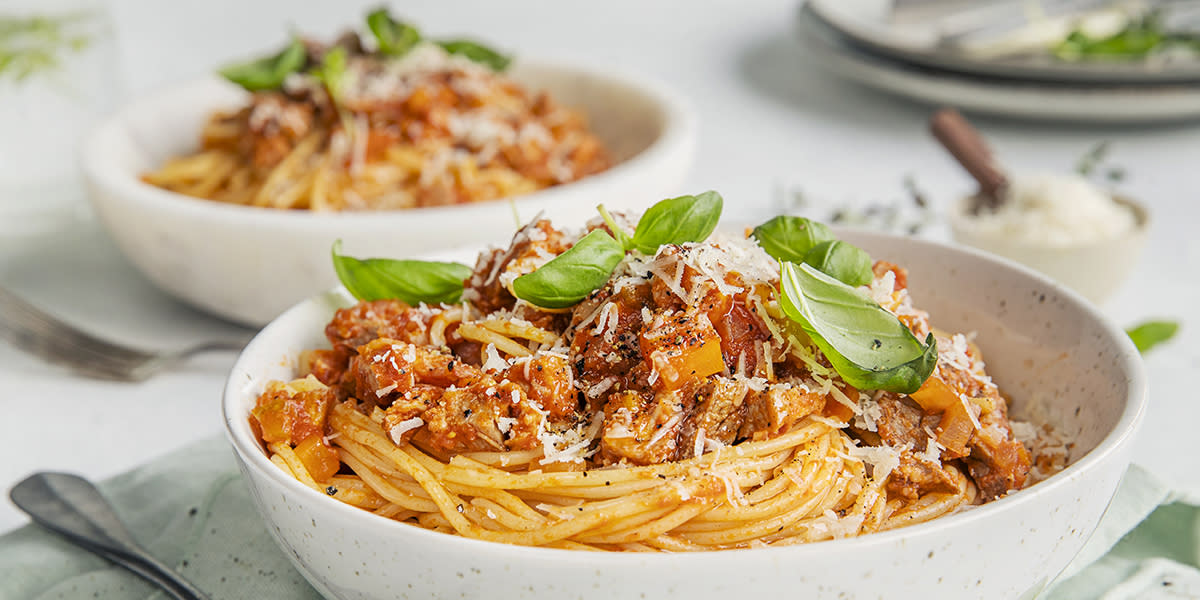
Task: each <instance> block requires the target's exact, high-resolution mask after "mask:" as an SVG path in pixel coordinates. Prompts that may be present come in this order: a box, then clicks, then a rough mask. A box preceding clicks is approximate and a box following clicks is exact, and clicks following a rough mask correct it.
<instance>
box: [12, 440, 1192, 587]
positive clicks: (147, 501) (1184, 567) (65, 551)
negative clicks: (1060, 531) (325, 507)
mask: <svg viewBox="0 0 1200 600" xmlns="http://www.w3.org/2000/svg"><path fill="white" fill-rule="evenodd" d="M100 489H101V490H102V491H103V492H104V493H105V495H106V496H108V498H109V499H110V500H111V501H112V503H113V505H114V506H115V507H116V510H117V514H118V515H120V517H121V518H122V520H124V521H125V523H126V524H127V525H128V526H129V529H130V531H132V533H133V534H134V536H135V537H136V538H137V539H138V540H140V541H141V542H142V545H143V546H145V547H146V549H147V550H149V551H150V552H151V553H153V554H154V555H155V556H157V557H158V558H159V559H161V560H162V561H163V562H164V563H166V564H169V565H174V566H175V567H176V568H177V569H178V571H179V573H181V574H182V575H183V576H184V577H186V578H188V579H189V580H190V581H192V582H193V583H195V584H196V585H197V586H198V587H199V588H200V589H202V590H205V591H206V592H208V594H209V595H210V596H211V597H212V598H213V600H220V599H224V598H255V599H257V600H274V599H289V600H291V599H298V600H304V599H313V600H317V599H319V598H320V596H319V595H318V594H317V593H316V592H315V591H314V590H313V589H312V588H311V587H309V586H308V584H307V583H306V582H305V581H304V578H303V577H301V576H300V574H299V573H297V572H296V570H295V569H294V568H292V565H291V563H289V562H288V560H287V558H286V557H285V556H284V555H283V553H282V552H281V551H280V550H279V548H278V547H277V546H276V545H275V543H274V542H273V541H272V540H271V537H270V535H269V534H268V533H267V530H266V527H265V525H264V524H263V522H262V520H261V518H260V517H259V515H258V513H257V511H255V509H254V506H253V504H252V501H251V498H250V492H249V489H248V488H247V487H246V484H245V483H244V482H243V481H242V477H241V474H240V473H239V471H238V468H237V465H236V463H235V461H234V457H233V453H232V450H231V449H230V448H229V447H228V444H227V443H226V442H225V440H224V439H223V438H217V439H212V440H207V441H204V442H200V443H198V444H194V445H192V446H189V447H187V448H184V449H182V450H180V451H177V452H175V453H173V454H170V455H168V456H166V457H163V458H161V459H159V460H156V461H153V462H151V463H149V464H147V465H145V466H143V467H140V468H138V469H135V470H133V471H131V472H129V473H126V474H124V475H121V476H118V477H115V478H113V479H111V480H109V481H106V482H104V483H103V484H101V485H100ZM1041 597H1042V598H1044V599H1047V600H1075V599H1092V598H1105V599H1106V600H1116V599H1125V598H1129V599H1132V598H1139V599H1140V598H1151V597H1161V598H1181V597H1182V598H1194V597H1200V498H1196V497H1194V496H1188V495H1185V494H1180V493H1176V492H1172V491H1171V490H1170V489H1169V488H1168V487H1167V486H1165V485H1163V483H1162V482H1160V481H1158V480H1157V479H1155V478H1154V477H1152V476H1151V475H1150V474H1149V473H1147V472H1146V471H1145V470H1143V469H1141V468H1139V467H1137V466H1134V467H1131V468H1130V469H1129V472H1128V473H1127V474H1126V475H1125V479H1124V480H1123V481H1122V484H1121V487H1120V489H1119V491H1118V492H1117V496H1116V498H1115V499H1114V500H1113V503H1112V505H1111V506H1110V507H1109V510H1108V512H1107V513H1106V514H1105V517H1104V520H1103V521H1102V522H1101V524H1100V528H1099V529H1098V530H1097V531H1096V534H1095V535H1093V536H1092V539H1091V540H1090V541H1089V542H1088V544H1087V545H1086V546H1085V547H1084V549H1083V551H1082V552H1080V554H1079V556H1078V557H1077V558H1076V559H1075V561H1073V562H1072V563H1071V565H1070V566H1068V567H1067V569H1066V571H1064V573H1063V574H1062V577H1060V579H1059V581H1058V582H1056V583H1055V584H1054V585H1053V586H1052V587H1051V588H1050V589H1049V590H1048V591H1047V592H1045V593H1044V594H1043V595H1042V596H1041ZM0 598H4V599H6V600H8V599H11V600H18V599H38V600H51V599H59V598H68V599H74V598H115V599H124V598H130V599H133V598H136V599H146V598H153V599H163V598H166V595H165V594H163V593H162V592H159V591H158V590H157V589H156V588H154V587H153V586H151V585H150V584H148V583H145V582H143V581H142V580H141V579H139V578H137V577H136V576H134V575H131V574H130V573H128V572H127V571H125V570H124V569H121V568H120V567H117V566H114V565H112V564H110V563H108V562H107V561H105V560H104V559H101V558H99V557H97V556H96V555H94V554H91V553H90V552H87V551H84V550H80V549H78V548H76V547H75V546H73V545H71V544H69V543H67V542H66V541H64V540H63V539H61V538H60V537H58V536H57V535H55V534H53V533H50V532H48V531H45V530H43V529H41V528H39V527H37V526H35V525H29V526H26V527H22V528H20V529H16V530H14V531H12V532H10V533H8V534H6V535H3V536H0Z"/></svg>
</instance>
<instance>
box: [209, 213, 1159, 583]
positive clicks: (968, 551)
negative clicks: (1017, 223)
mask: <svg viewBox="0 0 1200 600" xmlns="http://www.w3.org/2000/svg"><path fill="white" fill-rule="evenodd" d="M843 237H845V238H846V239H848V240H850V241H852V242H854V243H856V244H859V245H860V246H862V247H863V248H865V249H867V250H868V251H870V252H871V253H872V256H874V257H877V258H886V259H888V260H892V261H894V262H896V263H898V264H901V265H904V266H906V267H907V268H908V269H909V273H910V277H909V287H910V289H911V290H912V292H913V295H914V298H915V300H916V304H917V305H918V306H919V307H923V308H925V309H927V310H929V311H930V313H931V314H932V317H933V322H934V323H936V324H938V325H939V326H940V327H943V328H946V329H949V330H956V331H972V330H973V331H976V332H978V338H977V341H978V343H979V345H980V346H981V348H982V350H983V353H984V356H985V359H986V360H987V363H988V367H989V370H990V372H991V374H992V375H993V377H994V378H995V379H996V380H997V381H998V382H999V383H1000V385H1001V388H1002V389H1003V390H1004V391H1005V392H1006V393H1008V394H1010V395H1011V397H1012V398H1013V412H1014V414H1016V415H1018V416H1021V415H1022V414H1023V413H1025V412H1026V411H1029V410H1031V408H1036V411H1037V412H1038V413H1039V414H1042V415H1044V418H1046V419H1048V420H1049V421H1050V422H1053V423H1055V424H1057V426H1058V427H1059V429H1060V431H1061V432H1063V433H1065V434H1067V435H1069V436H1070V437H1071V438H1073V439H1074V441H1075V444H1076V446H1075V451H1074V452H1075V453H1074V456H1073V457H1072V464H1071V465H1070V466H1069V467H1068V468H1067V469H1066V470H1064V471H1063V472H1061V473H1059V474H1057V475H1055V476H1053V477H1051V478H1049V479H1048V480H1046V481H1044V482H1042V483H1039V484H1037V485H1035V486H1033V487H1031V488H1029V489H1026V490H1023V491H1020V492H1017V493H1015V494H1012V495H1010V496H1008V497H1005V498H1002V499H1000V500H998V501H995V502H992V503H990V504H987V505H984V506H982V507H979V508H976V509H972V510H969V511H966V512H963V513H959V514H955V515H951V516H948V517H944V518H941V519H937V520H934V521H932V522H929V523H925V524H921V525H916V526H912V527H907V528H902V529H898V530H894V531H890V532H885V533H879V534H871V535H867V536H864V537H860V538H857V539H846V540H837V541H830V542H821V543H817V544H810V545H801V546H791V547H783V548H769V549H754V550H731V551H722V552H707V553H696V554H667V553H663V554H651V555H645V554H619V553H590V552H576V551H569V550H553V549H543V548H526V547H515V546H506V545H502V544H496V543H491V542H481V541H476V540H470V539H465V538H461V537H458V536H453V535H448V534H441V533H435V532H431V531H427V530H424V529H421V528H418V527H415V526H411V525H406V524H403V523H398V522H394V521H389V520H387V519H384V518H382V517H377V516H375V515H371V514H369V513H366V512H364V511H361V510H358V509H355V508H352V507H349V506H347V505H344V504H342V503H340V502H337V501H335V500H332V499H330V498H328V497H325V496H323V495H322V494H319V493H317V492H314V491H312V490H310V489H309V488H307V487H305V486H304V485H302V484H300V483H299V482H297V481H295V480H293V479H292V478H291V477H290V476H288V475H285V474H284V473H283V472H282V471H280V470H279V469H278V468H277V467H275V466H274V465H273V464H271V463H270V461H269V460H268V459H267V457H266V456H265V454H264V453H263V451H262V450H261V449H260V447H259V446H258V443H257V442H256V440H255V438H254V434H253V433H252V432H251V430H250V426H249V424H248V422H247V415H248V414H249V410H250V408H251V407H252V406H253V405H254V402H255V397H256V394H257V392H258V391H259V390H261V389H262V387H263V385H264V384H265V382H266V381H267V380H270V379H285V380H286V379H289V378H291V377H293V375H294V368H295V364H296V360H297V355H298V353H299V352H300V351H301V350H302V349H304V348H312V347H322V346H324V345H325V344H326V343H327V342H326V341H325V339H324V338H323V335H322V332H323V328H324V325H325V323H326V321H327V320H328V319H329V318H330V316H331V315H332V313H333V311H334V310H335V308H337V307H338V306H341V305H344V304H346V303H347V302H348V298H347V296H345V295H344V293H343V292H338V291H335V292H329V293H325V294H322V295H319V296H316V297H314V298H312V299H309V300H308V301H306V302H303V303H301V304H299V305H297V306H295V307H293V308H292V309H291V310H289V311H288V312H286V313H285V314H283V315H282V316H280V317H279V318H278V319H276V320H275V321H274V322H273V323H271V324H270V325H268V326H267V327H266V328H265V329H263V331H262V332H261V333H259V335H258V337H257V338H256V339H255V340H254V341H253V342H251V343H250V345H249V346H247V348H246V350H245V351H244V353H243V354H242V356H241V358H240V359H239V360H238V361H237V364H236V365H235V366H234V368H233V372H232V373H231V375H230V377H229V382H228V385H227V387H226V389H225V397H224V402H223V408H224V415H225V421H226V427H227V431H228V435H229V438H230V440H231V442H232V444H233V447H234V449H235V451H236V454H237V457H238V460H239V461H240V463H241V469H242V472H243V473H244V474H245V476H246V480H247V481H248V483H249V485H250V489H251V491H252V493H253V496H254V498H255V502H256V504H257V507H258V509H259V510H260V512H261V513H262V515H263V517H264V518H265V519H266V521H267V523H268V525H269V529H270V531H271V533H272V534H273V535H274V536H275V538H276V539H277V540H278V541H279V543H280V545H281V546H282V547H283V548H284V552H285V553H286V554H287V555H288V557H289V558H290V559H291V560H292V562H293V563H294V564H295V565H296V567H297V568H298V569H299V570H300V571H301V572H302V573H303V574H304V576H305V577H306V578H308V580H309V581H310V582H311V583H312V584H313V585H314V586H315V587H316V588H317V589H318V590H319V591H320V592H321V593H323V594H325V595H326V596H327V597H330V598H338V599H343V600H359V599H368V598H369V599H377V598H460V597H463V598H475V597H483V596H487V597H495V598H558V597H562V598H583V599H605V600H607V599H610V598H687V599H688V600H716V599H722V600H723V599H726V598H729V597H730V596H731V595H733V596H737V597H764V598H765V597H779V596H780V594H785V595H786V596H787V597H804V598H814V599H816V598H830V599H832V598H879V597H885V598H984V599H986V598H998V599H999V598H1003V599H1006V600H1010V599H1013V598H1018V597H1020V598H1032V597H1034V596H1035V595H1036V594H1037V592H1038V590H1040V589H1041V588H1042V587H1043V586H1045V585H1047V584H1048V583H1049V582H1050V581H1051V580H1053V579H1054V577H1055V576H1056V575H1057V574H1058V573H1059V572H1060V571H1061V570H1062V569H1063V567H1064V566H1065V565H1066V564H1067V563H1068V561H1070V560H1071V558H1072V557H1073V556H1074V555H1075V553H1076V552H1077V551H1078V550H1079V549H1080V547H1081V546H1082V545H1083V543H1084V541H1085V540H1087V538H1088V537H1089V536H1090V535H1091V533H1092V531H1093V530H1094V529H1095V527H1096V524H1097V522H1098V521H1099V519H1100V516H1101V515H1102V514H1103V513H1104V510H1105V508H1106V507H1107V506H1108V503H1109V501H1110V499H1111V498H1112V496H1113V493H1114V491H1115V490H1116V487H1117V484H1118V482H1119V480H1120V478H1121V475H1122V474H1123V473H1124V471H1125V468H1126V466H1127V465H1128V462H1129V454H1130V447H1131V441H1132V439H1133V436H1134V432H1135V430H1136V429H1137V426H1138V424H1139V422H1140V421H1141V419H1142V414H1143V409H1144V406H1145V401H1146V381H1145V376H1144V374H1143V372H1142V366H1141V364H1142V363H1141V360H1140V358H1139V357H1138V355H1137V352H1136V350H1135V349H1134V347H1133V344H1132V343H1131V342H1130V341H1129V339H1128V338H1127V337H1126V336H1125V335H1124V333H1122V332H1121V330H1120V329H1118V328H1116V327H1114V326H1113V325H1112V324H1110V323H1108V322H1106V321H1105V320H1104V318H1103V317H1102V316H1101V315H1100V314H1099V313H1098V312H1097V311H1096V309H1095V308H1094V307H1093V306H1092V305H1091V304H1089V303H1087V302H1086V301H1084V300H1083V299H1082V298H1081V297H1079V296H1078V295H1077V294H1075V293H1074V292H1071V291H1068V290H1066V289H1065V288H1063V287H1061V286H1059V285H1057V284H1055V283H1053V282H1052V281H1050V280H1049V279H1047V278H1045V277H1042V276H1040V275H1038V274H1036V273H1034V272H1032V271H1030V270H1028V269H1025V268H1023V267H1020V266H1018V265H1015V264H1013V263H1010V262H1007V261H1002V260H998V259H995V258H992V257H989V256H987V255H984V254H982V253H979V252H976V251H973V250H969V249H962V248H953V247H948V246H943V245H938V244H933V243H929V242H924V241H918V240H913V239H908V238H897V237H890V236H885V235H882V234H873V233H866V232H856V233H847V234H845V235H844V236H843Z"/></svg>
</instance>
